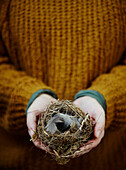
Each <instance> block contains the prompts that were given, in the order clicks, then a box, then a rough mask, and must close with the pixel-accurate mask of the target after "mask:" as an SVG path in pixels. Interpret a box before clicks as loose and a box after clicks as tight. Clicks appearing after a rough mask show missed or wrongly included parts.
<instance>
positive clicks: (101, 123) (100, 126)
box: [94, 114, 105, 138]
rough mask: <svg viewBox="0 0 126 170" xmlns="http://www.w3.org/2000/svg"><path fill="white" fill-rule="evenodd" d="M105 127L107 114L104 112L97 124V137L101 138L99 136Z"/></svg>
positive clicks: (95, 133)
mask: <svg viewBox="0 0 126 170" xmlns="http://www.w3.org/2000/svg"><path fill="white" fill-rule="evenodd" d="M104 127H105V116H104V114H102V115H101V116H100V118H99V120H98V121H97V122H96V124H95V129H94V135H95V137H96V138H99V136H100V135H101V133H102V132H103V130H104Z"/></svg>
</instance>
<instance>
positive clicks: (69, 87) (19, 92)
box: [0, 0, 126, 134]
mask: <svg viewBox="0 0 126 170" xmlns="http://www.w3.org/2000/svg"><path fill="white" fill-rule="evenodd" d="M0 4H1V6H0V34H1V42H0V44H1V47H0V126H2V127H4V128H5V129H8V130H9V131H14V132H16V131H17V132H18V133H19V134H20V133H23V134H25V133H26V131H27V127H26V118H25V110H26V106H27V104H28V101H29V99H30V97H31V96H32V94H33V93H35V92H36V91H37V90H40V89H50V90H52V91H54V92H55V93H56V94H57V96H58V97H59V98H60V99H69V100H73V98H74V95H75V94H76V93H77V92H78V91H80V90H82V89H93V90H96V91H98V92H99V93H101V94H102V95H103V96H104V98H105V100H106V105H107V110H106V115H107V119H106V128H107V127H110V126H111V127H113V128H115V127H118V128H119V127H123V126H124V125H125V124H126V104H125V103H126V78H125V76H126V65H124V64H123V63H126V62H125V61H126V59H124V58H122V56H123V54H124V51H125V50H126V1H125V0H122V1H119V0H115V1H113V0H106V1H101V0H95V1H93V0H86V1H82V0H75V1H72V0H63V1H61V0H56V1H54V0H50V1H44V0H32V1H31V0H16V1H15V0H6V1H5V0H4V1H0ZM120 61H122V62H120ZM123 61H124V62H123ZM119 64H120V65H119Z"/></svg>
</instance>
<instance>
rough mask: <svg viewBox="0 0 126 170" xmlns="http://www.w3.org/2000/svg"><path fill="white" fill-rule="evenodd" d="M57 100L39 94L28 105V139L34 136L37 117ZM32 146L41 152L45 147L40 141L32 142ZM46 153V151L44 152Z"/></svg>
mask: <svg viewBox="0 0 126 170" xmlns="http://www.w3.org/2000/svg"><path fill="white" fill-rule="evenodd" d="M56 101H57V100H56V99H55V98H53V97H52V96H50V95H48V94H41V95H40V96H38V97H37V98H36V99H35V100H34V101H33V103H32V104H31V105H30V107H29V109H28V111H27V127H28V133H29V135H30V137H31V138H32V136H33V135H34V132H35V130H36V126H37V120H38V116H39V115H40V114H41V115H42V114H44V112H45V110H46V108H47V106H48V105H49V104H50V103H51V102H56ZM33 143H34V145H35V146H36V147H38V148H40V149H42V150H46V148H45V145H44V144H43V145H42V144H41V142H40V140H37V141H33ZM46 151H47V150H46Z"/></svg>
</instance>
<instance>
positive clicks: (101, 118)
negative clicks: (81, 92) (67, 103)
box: [73, 96, 105, 156]
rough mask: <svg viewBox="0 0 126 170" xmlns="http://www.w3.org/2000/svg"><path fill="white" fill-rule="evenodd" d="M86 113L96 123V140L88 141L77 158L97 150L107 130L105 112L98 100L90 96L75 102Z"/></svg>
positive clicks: (77, 153)
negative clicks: (94, 149) (105, 129)
mask: <svg viewBox="0 0 126 170" xmlns="http://www.w3.org/2000/svg"><path fill="white" fill-rule="evenodd" d="M73 103H74V104H75V105H76V106H78V107H79V108H80V109H81V110H82V111H83V112H84V113H89V115H90V117H91V119H92V120H93V122H94V123H95V126H94V139H92V140H90V141H88V142H87V143H86V145H84V146H82V147H81V148H80V149H79V150H78V151H77V152H76V154H75V156H80V155H83V154H85V153H87V152H89V151H90V150H91V149H93V148H95V147H96V146H97V145H98V144H99V143H100V141H101V139H102V138H103V136H104V128H105V111H104V110H103V108H102V106H101V105H100V104H99V103H98V102H97V100H96V99H94V98H92V97H90V96H84V97H80V98H78V99H76V100H75V101H74V102H73Z"/></svg>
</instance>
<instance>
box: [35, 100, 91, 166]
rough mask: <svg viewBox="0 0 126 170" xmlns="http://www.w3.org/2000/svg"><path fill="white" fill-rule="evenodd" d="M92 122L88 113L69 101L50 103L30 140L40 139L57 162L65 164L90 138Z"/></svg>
mask: <svg viewBox="0 0 126 170" xmlns="http://www.w3.org/2000/svg"><path fill="white" fill-rule="evenodd" d="M93 127H94V125H93V122H92V120H91V118H90V116H89V114H88V113H87V114H85V113H83V111H82V110H81V109H80V108H79V107H77V106H75V105H74V104H73V103H72V102H71V101H68V100H61V101H60V100H58V101H57V102H56V103H50V104H49V106H48V107H47V109H46V112H45V113H44V115H43V116H40V117H39V119H38V125H37V129H36V132H35V134H34V135H33V138H32V140H34V141H35V140H38V139H40V141H41V143H42V144H45V146H47V148H46V150H47V152H49V153H50V154H51V155H52V156H53V157H54V158H55V159H56V161H57V162H58V163H59V164H66V163H67V162H68V161H69V159H70V158H71V157H74V154H75V153H76V151H77V150H78V149H79V148H80V147H81V146H82V145H84V144H85V143H86V142H87V140H89V139H90V137H91V134H92V132H93Z"/></svg>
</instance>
